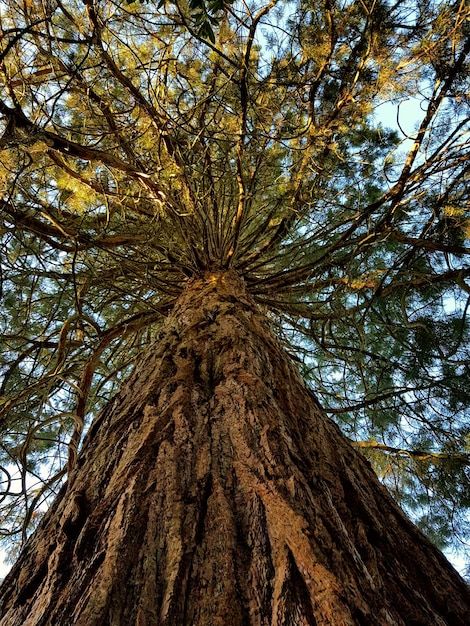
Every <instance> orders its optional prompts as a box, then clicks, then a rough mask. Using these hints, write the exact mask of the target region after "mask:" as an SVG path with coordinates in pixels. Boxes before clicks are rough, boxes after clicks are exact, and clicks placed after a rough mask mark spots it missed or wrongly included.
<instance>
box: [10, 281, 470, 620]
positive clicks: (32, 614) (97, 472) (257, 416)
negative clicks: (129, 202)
mask: <svg viewBox="0 0 470 626" xmlns="http://www.w3.org/2000/svg"><path fill="white" fill-rule="evenodd" d="M469 605H470V595H469V590H468V588H467V586H466V584H465V582H464V581H463V580H462V579H461V578H460V576H459V575H458V574H457V573H456V572H455V571H454V570H453V568H452V567H451V566H450V564H449V563H448V562H447V561H446V559H445V558H444V557H443V556H442V555H441V553H440V552H439V551H438V550H437V549H436V548H435V547H434V546H432V545H431V543H430V542H429V541H428V540H427V539H426V538H425V537H424V536H423V535H422V534H421V533H420V532H419V531H418V530H417V528H415V526H413V525H412V524H411V523H410V522H409V521H408V520H407V519H406V518H405V516H404V515H403V513H402V512H401V511H400V509H399V508H398V507H397V506H396V505H395V503H394V502H393V500H392V498H391V497H390V496H389V495H388V494H387V493H386V491H385V490H384V488H383V487H382V486H381V485H380V484H379V482H378V481H377V479H376V477H375V475H374V474H373V472H372V470H371V469H370V467H369V465H368V463H367V462H366V461H365V460H364V459H363V458H362V456H361V455H360V454H359V453H358V452H356V451H355V450H354V449H353V448H352V447H351V446H350V445H349V444H348V443H347V441H346V440H345V438H344V437H343V435H342V434H341V433H340V431H339V429H338V428H337V427H336V426H335V425H334V424H333V423H332V422H331V421H329V420H328V419H327V418H326V417H325V416H324V414H323V413H322V410H321V408H320V407H319V405H318V403H317V402H316V401H315V399H314V397H313V396H312V394H311V393H310V392H309V391H308V390H307V388H306V387H305V385H304V383H303V382H302V379H301V377H300V375H299V373H298V372H297V370H296V368H295V367H294V365H293V364H292V363H291V362H290V359H289V357H288V356H287V355H286V353H285V352H284V350H283V349H282V347H281V346H280V345H279V343H278V342H277V340H276V339H275V338H274V336H273V334H272V333H271V332H270V329H269V323H268V320H267V319H266V318H265V316H264V315H263V314H262V313H261V312H260V311H259V310H258V309H257V307H256V305H255V304H254V302H253V301H252V300H251V298H250V297H249V295H247V293H246V291H245V289H244V285H243V282H242V281H241V280H240V279H239V278H238V277H237V276H236V275H234V274H232V273H230V272H226V273H218V274H213V275H207V276H206V277H205V278H203V279H197V280H193V281H192V282H190V284H189V285H188V288H187V289H186V291H185V292H184V294H183V295H182V296H181V297H180V299H179V301H178V303H177V305H176V307H175V309H174V312H173V314H172V315H171V317H170V318H169V319H168V320H167V322H166V324H165V327H164V330H163V331H162V333H161V336H160V340H159V341H158V343H157V344H156V345H154V346H152V347H151V349H149V351H148V353H147V354H146V356H145V357H144V358H143V359H142V361H141V362H140V363H139V364H138V366H137V368H136V370H135V372H134V373H133V375H132V376H131V377H130V378H129V380H128V381H127V383H126V384H125V385H124V386H123V388H122V390H121V391H120V393H118V394H117V396H116V397H115V398H114V399H113V400H112V401H111V402H110V403H109V404H108V405H107V407H106V408H105V410H104V411H103V412H102V413H101V415H100V416H99V417H98V418H97V419H96V421H95V423H94V424H93V426H92V427H91V429H90V431H89V433H88V435H87V438H86V441H85V444H84V447H83V450H82V452H81V454H80V455H79V459H78V463H77V467H76V469H75V471H74V472H73V474H72V475H71V476H70V480H69V482H68V485H66V486H65V487H64V488H63V489H62V491H61V493H60V494H59V497H58V498H57V500H56V501H55V503H54V505H53V506H52V507H51V509H50V510H49V512H48V513H47V515H46V516H45V518H44V519H43V521H42V522H41V524H40V527H39V529H38V530H37V531H36V533H35V534H34V535H33V536H32V537H31V538H30V540H29V541H28V543H27V545H26V547H25V549H24V551H23V553H22V555H21V557H20V559H19V561H18V563H17V565H16V566H15V567H14V568H13V570H12V572H11V573H10V575H9V576H8V577H7V579H6V580H5V582H4V584H3V586H2V590H1V596H0V616H1V617H0V625H1V626H39V625H41V626H45V625H50V626H72V625H73V626H111V625H112V626H134V625H135V626H157V625H159V626H186V625H187V626H216V625H220V626H255V625H256V626H262V625H263V626H281V625H282V626H287V625H292V626H303V625H305V626H313V625H314V624H316V625H324V624H332V625H334V626H342V625H355V624H357V625H370V626H380V625H382V624H384V625H385V624H394V625H395V624H400V625H403V626H412V625H419V624H422V625H432V626H442V625H444V624H447V625H449V626H468V624H470V608H469Z"/></svg>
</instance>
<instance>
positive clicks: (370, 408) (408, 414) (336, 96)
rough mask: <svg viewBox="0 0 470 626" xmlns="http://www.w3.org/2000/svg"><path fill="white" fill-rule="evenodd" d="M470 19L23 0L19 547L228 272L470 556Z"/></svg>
mask: <svg viewBox="0 0 470 626" xmlns="http://www.w3.org/2000/svg"><path fill="white" fill-rule="evenodd" d="M207 16H208V17H207ZM214 16H216V19H215V17H214ZM469 16H470V9H469V8H468V7H466V4H465V3H464V2H461V1H459V2H448V1H431V2H422V1H421V0H397V1H395V2H390V1H388V0H324V1H317V0H310V1H308V2H307V1H305V0H298V1H292V2H288V1H287V2H286V1H284V0H278V1H276V0H273V1H272V2H269V3H267V2H266V3H259V2H254V3H249V4H245V3H243V2H235V3H233V4H225V5H224V4H223V3H221V4H220V6H219V4H216V3H213V4H211V3H209V4H208V5H205V4H202V3H197V4H195V3H194V2H192V3H191V2H190V3H189V4H187V3H186V2H184V1H180V0H176V1H175V2H171V3H170V2H169V3H167V4H165V3H156V2H152V1H149V2H146V3H140V2H131V3H129V2H128V1H127V0H122V1H121V0H116V1H111V0H83V1H81V0H41V2H39V1H37V0H25V1H24V2H22V3H18V2H13V1H12V0H6V2H3V3H1V5H0V18H1V30H2V32H1V35H2V37H1V40H0V73H1V85H0V89H1V93H0V116H1V139H0V149H1V152H0V185H1V196H0V211H1V226H0V229H1V230H0V254H1V262H0V271H1V274H0V296H1V308H0V332H1V340H2V351H1V355H0V372H1V374H2V380H1V382H0V420H1V421H0V428H1V431H2V441H1V446H0V464H1V473H2V478H1V488H2V496H1V504H0V507H1V508H0V516H1V522H0V526H1V533H2V535H3V537H4V538H6V539H7V540H8V542H9V544H10V545H12V541H13V539H17V540H18V543H20V542H21V541H22V540H23V539H24V538H25V537H26V535H27V533H28V532H29V531H30V529H31V528H32V527H34V525H35V523H36V522H37V520H38V519H39V518H40V515H41V508H42V507H43V506H44V503H45V502H46V501H47V499H48V498H49V497H50V496H51V494H53V493H55V492H56V490H57V488H58V485H59V484H60V483H61V481H63V479H64V477H65V475H66V472H67V467H71V466H73V464H74V459H75V457H76V452H77V449H78V447H79V445H80V442H81V439H82V435H83V433H84V431H85V430H86V428H87V426H88V425H89V423H90V420H91V419H92V418H93V416H95V415H96V413H97V411H98V410H99V408H100V407H101V406H102V405H103V403H104V401H105V400H106V398H109V397H110V395H111V394H112V393H113V392H114V391H115V390H116V388H117V386H118V385H119V383H120V382H121V381H122V380H123V378H124V377H125V376H126V375H127V374H128V373H129V371H130V369H131V368H132V365H133V363H134V362H135V360H136V358H137V357H138V356H139V354H141V352H142V350H143V349H144V348H145V346H147V345H148V344H149V343H150V342H151V341H153V340H154V339H156V337H157V335H158V331H159V327H160V325H161V323H162V320H163V319H164V317H165V315H166V313H167V312H168V311H169V310H170V309H171V307H172V305H173V303H174V301H175V299H176V298H177V297H178V295H179V294H180V293H181V291H182V290H183V288H184V285H185V283H186V281H187V279H188V277H190V276H195V275H198V274H199V273H201V272H204V271H206V270H211V269H222V268H227V269H228V268H231V269H233V270H235V271H236V272H237V273H238V274H239V275H240V276H242V277H243V279H244V280H245V282H246V285H247V288H248V290H249V292H250V293H251V294H252V296H253V297H254V299H255V300H256V302H257V303H258V305H259V306H260V307H261V308H262V309H263V310H264V311H265V313H266V315H267V316H268V317H269V319H270V320H271V323H272V325H273V327H274V328H275V330H276V332H277V334H278V336H279V337H281V338H282V340H283V341H284V343H285V345H286V347H287V349H288V351H289V352H290V354H291V355H292V357H293V358H294V359H296V360H297V361H298V362H299V367H300V368H301V371H302V374H303V376H304V378H305V380H306V381H307V382H308V384H309V385H310V387H311V389H312V390H313V391H314V392H315V394H316V395H317V396H318V398H319V400H320V402H321V404H322V405H323V406H324V407H325V409H326V411H327V412H328V413H329V414H330V415H331V417H332V418H333V419H335V420H337V422H338V423H339V425H340V426H341V428H342V430H343V432H345V433H346V434H347V436H348V437H350V438H351V440H352V441H353V442H355V445H357V446H359V447H361V449H362V450H363V451H364V452H365V453H366V454H367V455H368V457H369V458H370V460H371V461H372V463H373V465H374V467H375V469H376V471H377V473H378V474H379V476H380V477H381V478H382V479H383V481H384V482H385V484H386V485H387V486H388V487H389V488H390V489H391V490H392V492H393V494H394V495H395V496H396V497H397V499H399V501H400V502H401V504H402V505H403V506H404V507H405V509H406V510H407V511H408V512H409V513H411V514H412V515H413V516H414V519H415V520H416V521H417V522H418V523H419V524H420V525H421V527H422V528H423V529H424V530H425V531H426V532H427V533H428V534H429V535H430V536H431V537H432V538H433V539H434V540H435V541H436V542H437V543H438V544H439V545H440V546H445V545H448V544H449V543H451V542H453V541H463V542H464V541H465V539H466V538H467V539H468V534H469V524H468V506H469V502H470V489H469V463H470V426H469V423H470V422H469V420H468V406H469V395H468V392H467V389H468V388H469V386H470V350H469V342H468V339H469V323H468V307H469V303H470V280H469V279H470V267H469V263H468V258H469V253H470V247H469V244H468V239H469V238H470V205H469V169H470V165H469V163H470V161H469V159H468V156H469V151H470V142H469V120H470V118H469V111H470V109H469V105H470V99H469V98H470V96H469V52H470V30H469V24H470V22H469ZM209 18H210V19H209ZM204 24H208V25H209V26H208V27H207V28H206V27H204ZM407 103H414V105H415V106H414V110H415V111H416V113H414V115H415V116H416V124H415V127H414V128H413V129H410V128H409V127H408V126H409V125H407V126H406V128H405V127H404V123H405V120H404V116H403V109H404V108H405V106H406V104H407ZM384 111H386V112H387V113H388V112H389V111H393V113H392V114H390V119H389V120H387V119H384V118H385V115H384V113H383V112H384Z"/></svg>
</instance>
